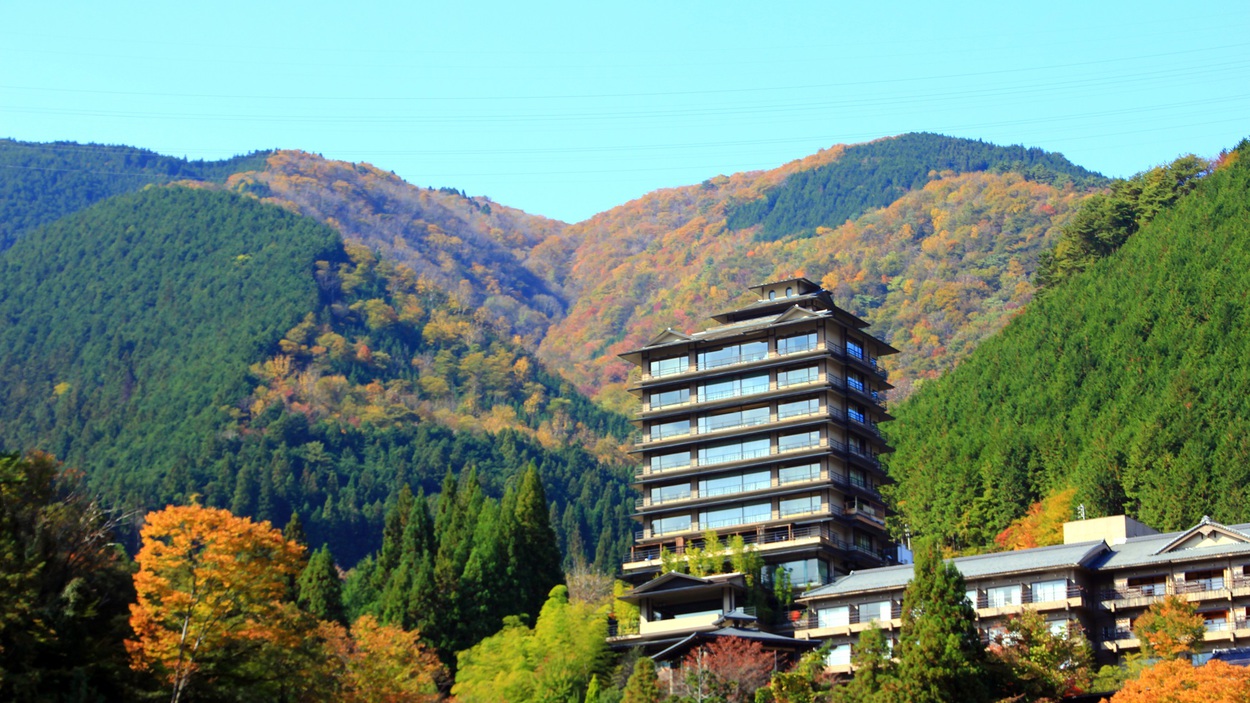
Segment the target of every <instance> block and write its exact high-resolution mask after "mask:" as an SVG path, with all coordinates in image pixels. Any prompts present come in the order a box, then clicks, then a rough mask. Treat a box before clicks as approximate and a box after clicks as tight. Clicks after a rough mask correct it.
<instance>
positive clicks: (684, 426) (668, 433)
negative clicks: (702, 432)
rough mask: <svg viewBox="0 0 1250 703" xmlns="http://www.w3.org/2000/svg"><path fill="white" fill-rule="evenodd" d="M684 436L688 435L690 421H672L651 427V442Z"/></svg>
mask: <svg viewBox="0 0 1250 703" xmlns="http://www.w3.org/2000/svg"><path fill="white" fill-rule="evenodd" d="M684 434H690V420H674V421H672V422H662V423H659V424H656V425H652V426H651V439H652V441H654V440H657V439H664V438H665V437H676V436H678V435H684Z"/></svg>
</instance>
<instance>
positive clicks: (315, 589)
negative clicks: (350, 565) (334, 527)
mask: <svg viewBox="0 0 1250 703" xmlns="http://www.w3.org/2000/svg"><path fill="white" fill-rule="evenodd" d="M298 584H299V600H298V603H299V607H300V608H302V609H303V610H304V611H306V612H308V613H309V614H311V615H313V616H314V617H316V618H317V619H318V620H325V621H327V622H337V623H340V624H344V625H346V624H347V614H346V613H345V612H344V610H343V584H342V582H341V581H340V580H339V572H338V569H337V568H335V566H334V557H333V556H331V554H330V548H329V547H327V546H325V545H322V547H321V549H318V550H317V551H315V552H313V555H312V558H311V559H309V560H308V565H307V566H305V567H304V570H303V571H301V572H300V575H299V582H298Z"/></svg>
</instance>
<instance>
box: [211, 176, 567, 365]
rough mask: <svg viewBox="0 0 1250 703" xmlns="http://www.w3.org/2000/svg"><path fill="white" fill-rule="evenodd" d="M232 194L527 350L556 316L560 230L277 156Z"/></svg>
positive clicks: (395, 181)
mask: <svg viewBox="0 0 1250 703" xmlns="http://www.w3.org/2000/svg"><path fill="white" fill-rule="evenodd" d="M229 185H230V187H231V188H233V189H235V190H237V191H239V192H242V193H247V194H251V195H255V196H257V197H260V198H262V199H264V200H265V201H266V202H273V203H277V204H281V205H285V206H287V207H289V208H291V209H293V210H295V211H296V212H299V213H300V214H303V215H307V216H309V217H312V218H315V219H317V220H320V221H322V222H325V223H327V224H329V225H331V226H332V227H334V228H335V229H337V230H339V231H340V232H341V233H342V234H343V236H344V237H345V238H347V239H348V240H349V241H355V242H359V243H361V244H363V245H365V246H368V247H370V248H371V249H375V250H377V251H379V252H380V253H381V254H382V255H383V256H384V257H385V258H388V259H392V260H394V261H395V262H397V263H402V264H404V265H406V266H408V267H409V268H411V269H412V270H413V271H415V272H416V273H417V275H418V276H421V277H422V278H424V279H426V280H428V281H429V282H431V283H433V284H435V285H437V286H439V287H441V288H442V289H443V290H445V291H447V292H448V293H451V294H452V295H453V296H455V297H456V298H457V300H459V301H460V302H461V303H463V304H465V305H472V306H475V307H478V308H480V309H481V310H482V314H484V315H489V316H490V317H491V318H492V319H494V320H498V321H501V322H504V323H506V324H507V325H508V327H509V329H510V330H511V331H512V332H513V333H515V334H519V335H521V336H522V337H524V338H525V339H526V340H527V342H528V343H529V344H530V345H532V346H536V345H537V343H538V340H539V339H541V337H542V335H543V334H544V333H545V332H546V330H547V326H548V325H550V324H551V322H552V320H555V319H559V318H560V317H561V316H563V314H564V310H565V307H566V305H567V301H566V299H565V297H564V293H563V290H562V288H561V276H560V274H559V272H558V271H557V268H558V267H559V265H560V264H559V262H558V261H557V260H555V259H554V258H553V257H552V256H549V255H548V256H544V255H542V254H541V253H537V252H535V247H536V246H538V245H539V244H543V243H547V246H546V249H545V250H544V251H556V252H558V251H560V250H561V249H562V247H561V246H560V245H559V240H560V239H561V237H562V233H563V231H564V228H565V224H564V223H563V222H559V221H557V220H551V219H548V218H545V217H539V216H536V215H529V214H526V213H524V212H522V211H520V210H517V209H515V208H509V207H506V206H503V205H500V204H498V203H495V202H492V201H491V200H489V199H487V198H481V197H477V198H469V197H466V196H465V195H464V194H462V193H460V192H457V191H456V190H455V189H452V188H441V189H438V190H435V189H433V188H421V187H418V186H415V185H412V184H410V183H407V182H405V181H403V180H401V179H400V178H399V177H397V176H396V175H395V174H393V173H390V172H387V171H382V170H380V169H377V168H375V167H373V166H370V165H369V164H351V163H347V162H343V161H331V160H327V159H324V158H321V157H320V156H316V155H313V154H308V153H305V152H301V151H279V152H275V153H274V154H273V155H271V156H270V157H269V158H268V160H267V162H266V163H265V165H264V167H263V168H261V169H258V170H255V171H250V172H245V173H239V174H237V175H235V176H233V177H232V178H231V179H230V181H229Z"/></svg>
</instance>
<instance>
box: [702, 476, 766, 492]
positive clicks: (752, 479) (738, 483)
mask: <svg viewBox="0 0 1250 703" xmlns="http://www.w3.org/2000/svg"><path fill="white" fill-rule="evenodd" d="M771 482H772V479H771V476H769V472H768V471H752V472H749V473H741V474H728V475H726V476H717V477H715V478H708V479H702V480H700V481H699V497H701V498H708V497H711V496H723V495H730V494H733V493H745V492H747V491H758V490H760V489H761V488H768V486H769V484H770V483H771Z"/></svg>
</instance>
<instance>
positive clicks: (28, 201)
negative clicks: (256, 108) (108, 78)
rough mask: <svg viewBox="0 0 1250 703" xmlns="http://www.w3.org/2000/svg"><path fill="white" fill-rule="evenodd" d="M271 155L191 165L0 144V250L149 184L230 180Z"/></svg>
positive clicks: (127, 150)
mask: <svg viewBox="0 0 1250 703" xmlns="http://www.w3.org/2000/svg"><path fill="white" fill-rule="evenodd" d="M266 156H267V153H266V152H257V153H253V154H247V155H245V156H236V157H234V158H233V159H224V160H221V161H188V160H187V159H179V158H175V157H172V156H163V155H161V154H157V153H156V152H152V151H148V150H146V149H137V148H135V147H129V146H105V145H102V144H76V143H74V142H55V143H52V144H35V143H30V142H18V141H14V140H12V139H0V251H3V250H5V249H7V248H8V247H10V246H12V245H13V242H15V241H17V239H18V238H19V237H21V236H22V235H23V234H24V233H25V232H28V231H29V230H31V229H32V228H34V227H37V226H39V225H42V224H47V223H49V222H52V221H53V220H55V219H57V218H59V217H63V216H65V215H68V214H70V213H73V212H77V211H78V210H81V209H83V208H85V207H87V206H88V205H91V204H92V203H95V202H98V201H100V200H104V199H105V198H109V197H112V196H114V195H121V194H122V193H129V192H131V191H134V190H138V189H140V188H142V187H143V186H145V185H147V184H149V183H166V182H169V181H173V180H180V179H190V180H199V181H225V179H226V177H227V176H229V175H230V174H232V173H235V172H236V171H242V170H248V169H254V168H258V167H260V166H262V165H263V164H264V163H265V157H266Z"/></svg>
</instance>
